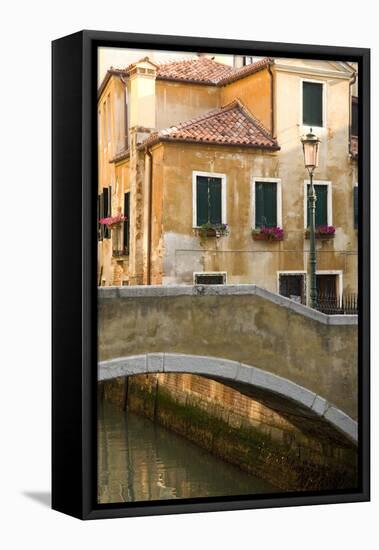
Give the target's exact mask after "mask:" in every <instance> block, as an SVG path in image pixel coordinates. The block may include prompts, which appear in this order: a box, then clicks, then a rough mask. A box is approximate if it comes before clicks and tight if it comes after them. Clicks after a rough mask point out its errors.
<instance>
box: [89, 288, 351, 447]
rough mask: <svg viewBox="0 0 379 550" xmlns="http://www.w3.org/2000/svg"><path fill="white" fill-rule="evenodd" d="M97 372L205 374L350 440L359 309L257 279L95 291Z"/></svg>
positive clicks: (102, 375)
mask: <svg viewBox="0 0 379 550" xmlns="http://www.w3.org/2000/svg"><path fill="white" fill-rule="evenodd" d="M98 298H99V301H98V308H99V312H98V327H99V340H98V342H99V348H98V349H99V367H98V379H99V380H106V379H111V378H116V377H119V376H128V375H132V374H141V373H156V372H183V373H192V374H197V375H203V376H206V377H208V378H212V379H215V380H219V381H222V382H223V383H225V384H226V385H229V386H231V387H234V388H237V389H239V390H240V391H241V392H243V393H245V394H248V395H251V396H253V397H255V398H258V399H260V400H262V401H265V402H266V403H268V404H270V405H272V406H274V407H275V404H276V403H281V407H282V410H283V404H284V408H285V407H287V408H288V410H291V412H292V413H293V412H294V411H300V414H301V415H303V416H305V417H307V418H311V419H315V420H317V421H318V422H319V423H321V424H327V425H328V427H332V428H333V429H336V430H337V431H338V432H339V433H342V434H344V436H346V437H348V438H349V439H350V440H352V441H354V442H356V441H357V422H356V419H357V365H358V358H357V353H358V346H357V328H358V327H357V316H355V315H333V316H328V315H324V314H323V313H320V312H318V311H315V310H312V309H310V308H308V307H305V306H303V305H301V304H298V303H296V302H294V301H292V300H289V299H287V298H285V297H282V296H279V295H277V294H274V293H271V292H269V291H267V290H264V289H261V288H259V287H256V286H255V285H238V286H233V285H225V286H221V285H220V286H216V285H215V286H193V287H192V286H181V287H163V286H134V287H118V288H116V287H104V288H99V290H98Z"/></svg>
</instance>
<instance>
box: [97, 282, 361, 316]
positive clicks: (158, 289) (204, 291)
mask: <svg viewBox="0 0 379 550" xmlns="http://www.w3.org/2000/svg"><path fill="white" fill-rule="evenodd" d="M176 296H199V297H202V296H259V297H260V298H264V299H265V300H268V301H270V302H272V303H273V304H277V305H279V306H281V307H284V308H287V309H290V310H292V311H294V312H295V313H298V314H299V315H303V316H304V317H307V318H309V319H312V320H313V321H318V322H320V323H323V324H324V325H357V324H358V315H326V314H325V313H321V312H320V311H317V310H315V309H311V308H309V307H307V306H304V305H303V304H299V303H298V302H295V301H293V300H291V299H290V298H286V297H285V296H281V295H280V294H276V293H275V292H270V291H269V290H266V289H264V288H261V287H258V286H256V285H182V286H163V285H149V286H148V285H139V286H137V285H136V286H123V287H115V286H113V287H112V286H109V287H99V288H98V298H99V300H104V299H115V298H170V297H176Z"/></svg>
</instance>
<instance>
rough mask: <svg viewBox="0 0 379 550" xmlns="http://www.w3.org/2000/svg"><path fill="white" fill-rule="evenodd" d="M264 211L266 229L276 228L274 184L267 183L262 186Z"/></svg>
mask: <svg viewBox="0 0 379 550" xmlns="http://www.w3.org/2000/svg"><path fill="white" fill-rule="evenodd" d="M264 209H265V217H266V220H267V221H266V225H267V226H268V227H276V226H277V220H276V183H275V182H267V183H265V184H264Z"/></svg>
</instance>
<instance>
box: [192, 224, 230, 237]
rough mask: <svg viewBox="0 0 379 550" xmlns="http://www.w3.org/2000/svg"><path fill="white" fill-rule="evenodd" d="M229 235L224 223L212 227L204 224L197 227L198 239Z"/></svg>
mask: <svg viewBox="0 0 379 550" xmlns="http://www.w3.org/2000/svg"><path fill="white" fill-rule="evenodd" d="M228 234H229V228H228V225H227V224H226V223H221V224H217V225H212V224H210V223H206V224H204V225H201V226H200V227H199V235H200V237H223V236H226V235H228Z"/></svg>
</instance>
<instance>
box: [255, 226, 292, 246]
mask: <svg viewBox="0 0 379 550" xmlns="http://www.w3.org/2000/svg"><path fill="white" fill-rule="evenodd" d="M251 234H252V236H253V239H254V241H271V242H272V241H275V242H277V241H282V240H283V237H284V231H283V229H282V228H281V227H260V228H259V229H253V230H252V232H251Z"/></svg>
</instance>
